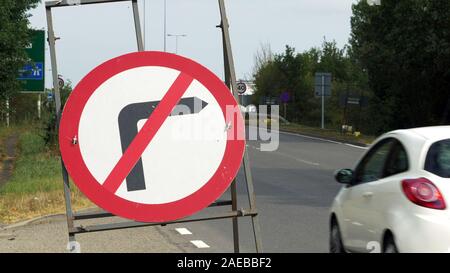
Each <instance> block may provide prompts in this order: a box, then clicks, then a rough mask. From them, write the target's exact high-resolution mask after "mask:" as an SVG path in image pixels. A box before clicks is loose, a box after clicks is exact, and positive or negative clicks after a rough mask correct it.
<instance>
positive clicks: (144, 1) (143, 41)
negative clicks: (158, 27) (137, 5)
mask: <svg viewBox="0 0 450 273" xmlns="http://www.w3.org/2000/svg"><path fill="white" fill-rule="evenodd" d="M142 1H144V11H143V14H142V16H143V17H144V19H143V21H144V22H143V23H144V33H143V37H144V39H143V40H144V41H143V48H144V50H145V36H146V35H145V17H146V16H145V1H146V0H142Z"/></svg>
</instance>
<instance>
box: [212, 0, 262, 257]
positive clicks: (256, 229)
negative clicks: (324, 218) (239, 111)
mask: <svg viewBox="0 0 450 273" xmlns="http://www.w3.org/2000/svg"><path fill="white" fill-rule="evenodd" d="M218 1H219V8H220V15H221V19H222V23H221V26H222V35H223V38H224V44H225V50H226V53H227V54H226V57H227V62H226V63H227V65H228V68H229V72H230V80H231V87H232V90H233V95H234V97H235V98H236V101H239V98H238V92H237V82H236V72H235V69H234V60H233V53H232V50H231V41H230V33H229V24H228V19H227V15H226V9H225V2H224V0H218ZM243 163H244V173H245V180H246V184H247V193H248V198H249V204H250V209H251V210H256V196H255V191H254V188H253V178H252V173H251V169H250V164H249V159H248V151H247V147H246V148H245V152H244V158H243ZM252 226H253V235H254V239H255V246H256V252H258V253H260V252H262V251H263V249H262V239H261V230H260V225H259V217H258V215H257V214H256V215H253V216H252Z"/></svg>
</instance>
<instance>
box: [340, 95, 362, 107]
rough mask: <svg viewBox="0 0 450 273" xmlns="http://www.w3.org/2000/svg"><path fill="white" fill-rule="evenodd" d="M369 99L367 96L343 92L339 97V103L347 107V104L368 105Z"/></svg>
mask: <svg viewBox="0 0 450 273" xmlns="http://www.w3.org/2000/svg"><path fill="white" fill-rule="evenodd" d="M367 103H368V99H367V97H366V96H359V95H346V94H342V95H341V96H340V98H339V105H340V106H341V107H345V105H346V104H349V105H356V106H361V107H366V106H367Z"/></svg>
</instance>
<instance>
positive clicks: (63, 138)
mask: <svg viewBox="0 0 450 273" xmlns="http://www.w3.org/2000/svg"><path fill="white" fill-rule="evenodd" d="M124 91H126V92H124ZM229 108H231V109H233V108H235V109H236V111H237V112H236V113H234V114H233V113H231V114H230V113H226V112H227V109H229ZM186 110H188V111H186ZM208 125H209V126H208ZM211 125H213V126H211ZM180 128H181V129H183V128H188V129H190V131H188V133H191V134H193V135H191V136H189V135H188V134H184V133H180ZM224 128H225V130H224ZM202 132H203V133H205V132H207V136H204V135H202V134H200V135H198V133H202ZM243 132H244V121H243V119H242V116H241V113H240V111H239V108H238V105H237V103H236V100H235V99H234V97H233V96H232V94H231V92H230V90H229V89H228V88H227V87H226V86H225V85H224V84H223V82H222V81H221V80H220V79H219V78H218V77H217V76H216V75H214V74H213V73H212V72H210V71H209V70H208V69H206V68H205V67H203V66H201V65H200V64H198V63H196V62H194V61H192V60H189V59H186V58H184V57H181V56H178V55H174V54H170V53H165V52H148V51H147V52H136V53H131V54H126V55H123V56H120V57H117V58H114V59H112V60H109V61H107V62H105V63H103V64H101V65H100V66H98V67H97V68H95V69H94V70H92V71H91V72H90V73H89V74H88V75H87V76H85V77H84V78H83V80H81V81H80V83H78V85H77V86H76V87H75V89H74V90H73V92H72V94H71V95H70V97H69V99H68V101H67V103H66V106H65V107H64V112H63V113H62V116H61V124H60V130H59V143H60V150H61V155H62V158H63V160H64V163H65V165H66V167H67V170H68V172H69V174H70V176H71V177H72V178H73V180H74V182H75V184H76V185H77V186H78V187H79V188H80V190H81V191H82V192H83V193H84V194H85V195H86V196H87V197H88V198H89V199H91V200H92V201H93V202H94V203H96V204H97V205H98V206H100V207H102V208H103V209H105V210H107V211H110V212H112V213H113V214H115V215H118V216H121V217H125V218H129V219H133V220H136V221H141V222H166V221H172V220H176V219H179V218H183V217H186V216H189V215H191V214H193V213H195V212H197V211H199V210H201V209H203V208H205V207H207V206H208V205H209V204H211V203H212V202H214V201H215V200H216V199H217V198H218V197H220V196H221V195H222V194H223V193H224V192H225V190H226V189H227V188H228V186H229V185H230V184H231V182H232V180H233V179H234V178H235V176H236V173H237V171H238V170H239V167H240V163H241V160H242V157H243V153H244V147H245V139H244V133H243ZM196 136H197V137H200V139H197V138H196ZM239 136H240V137H239ZM202 137H204V138H202Z"/></svg>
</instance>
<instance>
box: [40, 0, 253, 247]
mask: <svg viewBox="0 0 450 273" xmlns="http://www.w3.org/2000/svg"><path fill="white" fill-rule="evenodd" d="M125 1H127V2H128V1H131V3H132V10H133V17H134V25H135V31H136V40H137V48H138V51H143V50H144V44H143V39H142V33H141V25H140V20H139V9H138V3H137V0H62V1H48V2H46V3H45V7H46V14H47V26H48V43H49V47H50V58H51V66H52V76H53V88H54V90H55V104H56V117H57V121H58V122H57V126H59V121H60V118H61V96H60V91H59V85H58V70H57V62H56V49H55V41H56V37H55V33H54V30H53V22H52V8H58V7H68V6H73V5H88V4H102V3H112V2H125ZM144 1H145V0H144ZM218 2H219V8H220V16H221V23H220V25H218V26H217V27H219V28H221V30H222V40H223V55H224V66H225V83H226V85H227V86H228V87H229V88H230V89H231V90H232V91H233V95H234V97H235V98H236V101H239V100H238V92H237V90H238V89H237V82H236V74H235V69H234V61H233V54H232V51H231V43H230V34H229V30H228V29H229V24H228V19H227V15H226V10H225V1H224V0H218ZM242 164H243V167H244V174H245V182H246V185H247V194H248V200H249V208H248V209H238V208H237V188H236V179H234V180H233V182H232V184H231V186H230V191H231V200H217V201H216V202H214V203H212V204H211V205H210V206H209V207H217V206H231V211H229V212H221V213H214V214H211V215H209V216H205V217H195V216H192V217H188V218H185V219H180V220H176V221H171V222H166V223H143V222H135V221H125V222H121V223H113V224H97V225H90V226H82V225H76V221H77V220H84V219H94V218H104V217H112V216H115V215H113V214H111V213H109V212H106V211H102V212H96V213H76V212H74V211H73V210H72V203H71V192H70V184H69V174H68V172H67V169H66V167H65V165H64V162H63V161H62V159H61V166H62V176H63V182H64V198H65V203H66V216H67V228H68V236H69V243H75V242H76V240H75V235H76V234H79V233H86V232H98V231H106V230H115V229H125V228H135V227H144V226H157V225H161V226H165V225H168V224H176V223H183V222H197V221H206V220H217V219H227V218H231V219H232V224H233V225H232V226H233V242H234V252H235V253H239V252H240V248H239V246H240V244H239V228H238V218H239V217H245V216H250V217H251V220H252V229H253V235H254V241H255V246H256V252H258V253H261V252H262V240H261V231H260V225H259V218H258V212H257V209H256V200H255V192H254V188H253V179H252V174H251V169H250V163H249V158H248V151H247V148H245V152H244V158H243V163H242Z"/></svg>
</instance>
